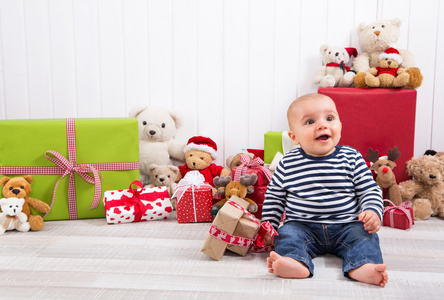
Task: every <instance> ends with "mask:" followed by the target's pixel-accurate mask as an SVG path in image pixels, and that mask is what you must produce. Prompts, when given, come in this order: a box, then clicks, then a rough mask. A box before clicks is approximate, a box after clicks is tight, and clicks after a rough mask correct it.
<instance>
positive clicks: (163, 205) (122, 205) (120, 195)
mask: <svg viewBox="0 0 444 300" xmlns="http://www.w3.org/2000/svg"><path fill="white" fill-rule="evenodd" d="M137 193H138V194H139V195H137V197H134V196H135V195H134V194H133V193H131V192H130V191H129V190H115V191H105V193H104V197H103V202H104V205H105V214H106V221H107V222H108V224H119V223H132V222H140V221H150V220H163V219H168V217H169V216H170V215H171V212H172V211H173V208H172V206H171V200H170V196H169V194H168V190H167V188H166V187H152V188H143V189H137Z"/></svg>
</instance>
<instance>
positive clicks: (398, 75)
mask: <svg viewBox="0 0 444 300" xmlns="http://www.w3.org/2000/svg"><path fill="white" fill-rule="evenodd" d="M379 59H380V62H379V67H375V68H371V69H370V70H368V72H369V74H367V75H366V76H365V83H366V84H367V86H368V87H381V88H398V87H403V86H405V85H406V84H407V83H408V82H409V79H410V75H409V73H407V72H406V71H405V69H403V68H400V67H399V65H400V64H401V63H402V58H401V55H399V52H398V50H396V49H395V48H388V49H387V50H385V51H384V52H383V53H381V55H379Z"/></svg>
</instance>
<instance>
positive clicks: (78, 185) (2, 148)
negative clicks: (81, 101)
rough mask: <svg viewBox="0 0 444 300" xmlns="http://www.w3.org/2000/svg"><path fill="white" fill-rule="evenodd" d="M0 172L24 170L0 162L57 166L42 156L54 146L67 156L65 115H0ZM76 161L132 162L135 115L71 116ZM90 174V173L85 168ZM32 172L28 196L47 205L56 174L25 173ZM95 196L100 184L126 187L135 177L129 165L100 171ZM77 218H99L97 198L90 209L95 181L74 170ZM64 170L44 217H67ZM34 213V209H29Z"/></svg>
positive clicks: (136, 157) (102, 213)
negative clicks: (33, 117)
mask: <svg viewBox="0 0 444 300" xmlns="http://www.w3.org/2000/svg"><path fill="white" fill-rule="evenodd" d="M0 132H1V135H2V138H1V139H0V174H1V175H0V177H2V176H8V177H15V176H24V175H28V174H10V173H8V174H5V172H4V171H5V170H2V168H3V167H57V166H56V165H55V164H54V163H53V162H51V161H50V160H48V159H47V158H46V157H45V153H46V152H47V151H49V150H53V151H56V152H58V153H60V154H61V155H63V156H64V157H65V158H66V159H67V160H68V159H69V158H68V157H69V155H68V144H67V125H66V120H65V119H42V120H3V121H0ZM75 145H76V151H75V153H76V164H77V165H79V164H97V163H133V164H134V163H135V164H136V165H137V164H138V161H139V137H138V125H137V120H136V119H133V118H103V119H102V118H100V119H75ZM87 174H88V175H91V176H92V173H87ZM29 175H32V176H33V178H34V182H33V184H32V185H31V187H32V192H31V195H30V196H31V197H33V198H36V199H39V200H42V201H44V202H46V203H48V205H50V204H51V201H52V199H53V193H54V188H55V185H56V183H57V181H58V180H59V179H60V177H61V176H62V175H41V174H29ZM99 175H101V176H100V177H101V178H102V181H101V192H102V193H101V197H103V192H104V191H106V190H118V189H126V188H127V186H128V184H129V183H131V182H133V181H134V180H138V179H139V170H138V168H135V167H134V166H133V167H131V168H126V169H125V170H118V171H100V170H99ZM74 178H75V192H76V201H75V202H76V204H77V218H79V219H87V218H104V217H105V210H104V207H103V202H102V201H99V205H98V206H97V207H96V208H93V209H90V207H91V204H92V202H93V197H94V190H95V187H94V185H93V184H91V183H89V182H87V181H85V180H84V179H83V178H82V177H81V176H79V174H77V173H74ZM68 186H69V175H68V176H65V177H63V178H62V179H61V180H60V182H59V184H58V187H57V193H56V197H55V199H54V203H53V206H52V209H51V211H50V212H49V214H48V215H47V216H46V217H45V221H46V220H66V219H69V218H70V216H69V210H68ZM34 213H35V214H39V213H38V212H35V211H34Z"/></svg>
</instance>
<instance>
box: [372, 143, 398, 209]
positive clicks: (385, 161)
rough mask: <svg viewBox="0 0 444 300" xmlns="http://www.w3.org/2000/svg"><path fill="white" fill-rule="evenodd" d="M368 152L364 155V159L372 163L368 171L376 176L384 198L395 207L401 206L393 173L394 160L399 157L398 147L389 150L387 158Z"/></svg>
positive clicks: (374, 152)
mask: <svg viewBox="0 0 444 300" xmlns="http://www.w3.org/2000/svg"><path fill="white" fill-rule="evenodd" d="M368 152H369V154H367V155H365V158H367V159H368V160H369V161H371V162H372V163H373V164H372V165H371V167H370V169H371V170H374V171H375V172H376V173H377V174H378V175H377V176H376V183H377V184H378V185H379V187H380V188H381V189H382V190H386V195H385V198H386V199H389V200H390V201H392V202H393V204H395V205H399V204H401V202H402V197H401V192H400V190H399V186H398V184H397V183H396V176H395V174H394V173H393V168H394V167H396V163H395V160H397V159H398V158H399V157H400V156H401V152H399V151H398V147H396V146H395V147H393V150H392V149H389V150H388V155H387V157H384V156H382V157H379V151H378V150H375V151H373V149H372V148H369V149H368Z"/></svg>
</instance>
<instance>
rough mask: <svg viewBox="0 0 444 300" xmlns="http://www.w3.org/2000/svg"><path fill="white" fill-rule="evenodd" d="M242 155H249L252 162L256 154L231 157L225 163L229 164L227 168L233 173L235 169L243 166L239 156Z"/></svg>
mask: <svg viewBox="0 0 444 300" xmlns="http://www.w3.org/2000/svg"><path fill="white" fill-rule="evenodd" d="M241 155H248V156H249V157H250V161H251V160H252V159H253V158H254V154H252V153H248V154H246V153H238V154H236V155H231V156H229V157H228V158H227V160H226V161H225V163H226V164H227V168H228V169H230V170H231V171H232V170H233V168H235V167H239V166H240V165H241V164H242V162H241V161H240V159H239V156H241Z"/></svg>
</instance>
